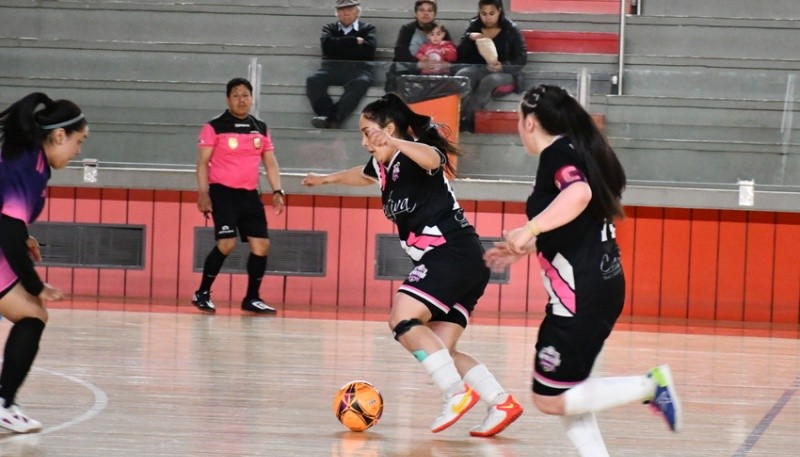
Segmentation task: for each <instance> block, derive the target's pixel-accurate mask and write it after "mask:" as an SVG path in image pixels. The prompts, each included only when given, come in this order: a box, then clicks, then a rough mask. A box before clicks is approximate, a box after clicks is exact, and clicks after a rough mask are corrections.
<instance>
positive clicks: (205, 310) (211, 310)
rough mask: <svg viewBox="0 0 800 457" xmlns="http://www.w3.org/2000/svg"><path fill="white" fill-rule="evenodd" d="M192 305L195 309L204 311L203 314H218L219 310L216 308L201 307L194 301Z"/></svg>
mask: <svg viewBox="0 0 800 457" xmlns="http://www.w3.org/2000/svg"><path fill="white" fill-rule="evenodd" d="M192 304H193V305H194V307H195V308H197V309H199V310H200V311H202V312H204V313H210V314H213V313H216V312H217V309H216V308H206V307H205V306H200V304H199V303H197V302H196V301H194V300H192Z"/></svg>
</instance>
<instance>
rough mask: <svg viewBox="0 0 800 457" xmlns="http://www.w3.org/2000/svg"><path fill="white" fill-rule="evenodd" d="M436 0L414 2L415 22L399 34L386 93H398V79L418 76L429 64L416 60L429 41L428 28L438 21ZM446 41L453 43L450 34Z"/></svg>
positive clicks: (447, 35)
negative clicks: (421, 47)
mask: <svg viewBox="0 0 800 457" xmlns="http://www.w3.org/2000/svg"><path fill="white" fill-rule="evenodd" d="M436 12H437V8H436V1H435V0H416V1H415V2H414V20H413V21H411V22H409V23H407V24H403V26H402V27H400V31H399V32H398V33H397V40H396V41H395V43H394V59H393V62H392V66H391V67H389V71H388V72H387V73H386V86H385V89H386V92H395V91H397V77H398V76H401V75H418V74H420V70H422V69H424V68H423V67H424V66H426V65H428V63H427V62H420V61H419V59H417V58H416V54H417V50H419V47H420V46H422V45H423V44H424V43H425V41H426V40H427V38H426V36H425V34H426V33H427V32H426V30H428V27H430V26H431V25H433V23H434V21H435V20H436ZM444 39H445V40H447V41H452V38H450V32H446V33H445V36H444Z"/></svg>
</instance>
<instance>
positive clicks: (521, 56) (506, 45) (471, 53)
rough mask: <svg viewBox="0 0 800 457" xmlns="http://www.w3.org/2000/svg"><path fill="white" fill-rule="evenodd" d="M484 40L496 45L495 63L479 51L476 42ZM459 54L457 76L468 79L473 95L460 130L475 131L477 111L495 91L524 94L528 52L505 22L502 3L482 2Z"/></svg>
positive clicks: (498, 0) (513, 27) (465, 106)
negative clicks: (523, 85)
mask: <svg viewBox="0 0 800 457" xmlns="http://www.w3.org/2000/svg"><path fill="white" fill-rule="evenodd" d="M482 38H487V39H489V40H491V42H492V43H493V44H494V49H495V50H496V56H497V57H496V58H493V60H492V61H487V60H486V59H485V58H484V57H483V56H482V55H481V52H480V51H479V48H478V44H477V41H478V40H480V39H482ZM489 45H490V46H491V44H489ZM457 51H458V60H457V62H458V64H459V67H461V68H460V69H459V70H458V71H457V72H456V76H466V77H467V78H469V80H470V86H471V87H472V93H471V94H470V95H469V96H467V97H465V98H464V100H462V105H461V130H465V131H472V130H473V128H474V123H475V111H477V110H479V109H481V108H483V107H484V106H486V104H487V103H489V101H490V100H491V99H492V93H493V92H495V90H500V91H503V92H505V91H513V92H520V90H522V69H523V67H524V66H525V64H526V63H527V62H528V50H527V48H526V47H525V40H524V39H523V37H522V33H521V32H520V30H519V28H517V26H516V24H514V23H513V22H512V21H511V20H510V19H508V18H506V16H505V12H504V10H503V1H502V0H479V1H478V16H476V17H474V18H473V19H472V20H471V21H470V23H469V25H468V26H467V29H466V30H465V31H464V36H463V37H462V38H461V42H460V43H459V44H458V48H457ZM460 64H464V66H462V65H460Z"/></svg>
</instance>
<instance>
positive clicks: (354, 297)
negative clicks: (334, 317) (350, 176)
mask: <svg viewBox="0 0 800 457" xmlns="http://www.w3.org/2000/svg"><path fill="white" fill-rule="evenodd" d="M367 202H368V199H367V198H364V197H360V198H342V200H341V203H342V208H341V216H340V222H341V230H339V232H338V237H337V238H334V237H332V236H329V237H328V244H329V245H330V244H338V245H339V258H337V259H336V262H337V263H338V264H339V265H338V273H339V297H338V300H337V305H348V306H356V307H364V306H366V305H365V284H366V282H367V280H368V279H371V278H373V276H374V270H373V267H372V265H370V264H369V262H368V261H367V244H368V238H369V237H368V235H367V231H368V225H367Z"/></svg>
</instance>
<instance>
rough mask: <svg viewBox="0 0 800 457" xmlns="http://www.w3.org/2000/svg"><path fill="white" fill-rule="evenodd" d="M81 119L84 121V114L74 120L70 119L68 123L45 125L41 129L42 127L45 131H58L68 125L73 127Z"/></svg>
mask: <svg viewBox="0 0 800 457" xmlns="http://www.w3.org/2000/svg"><path fill="white" fill-rule="evenodd" d="M81 119H83V113H81V114H79V115H77V116H76V117H74V118H72V119H70V120H68V121H64V122H59V123H57V124H50V125H43V126H41V127H42V129H43V130H53V129H57V128H61V127H66V126H68V125H72V124H74V123H76V122H78V121H79V120H81Z"/></svg>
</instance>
